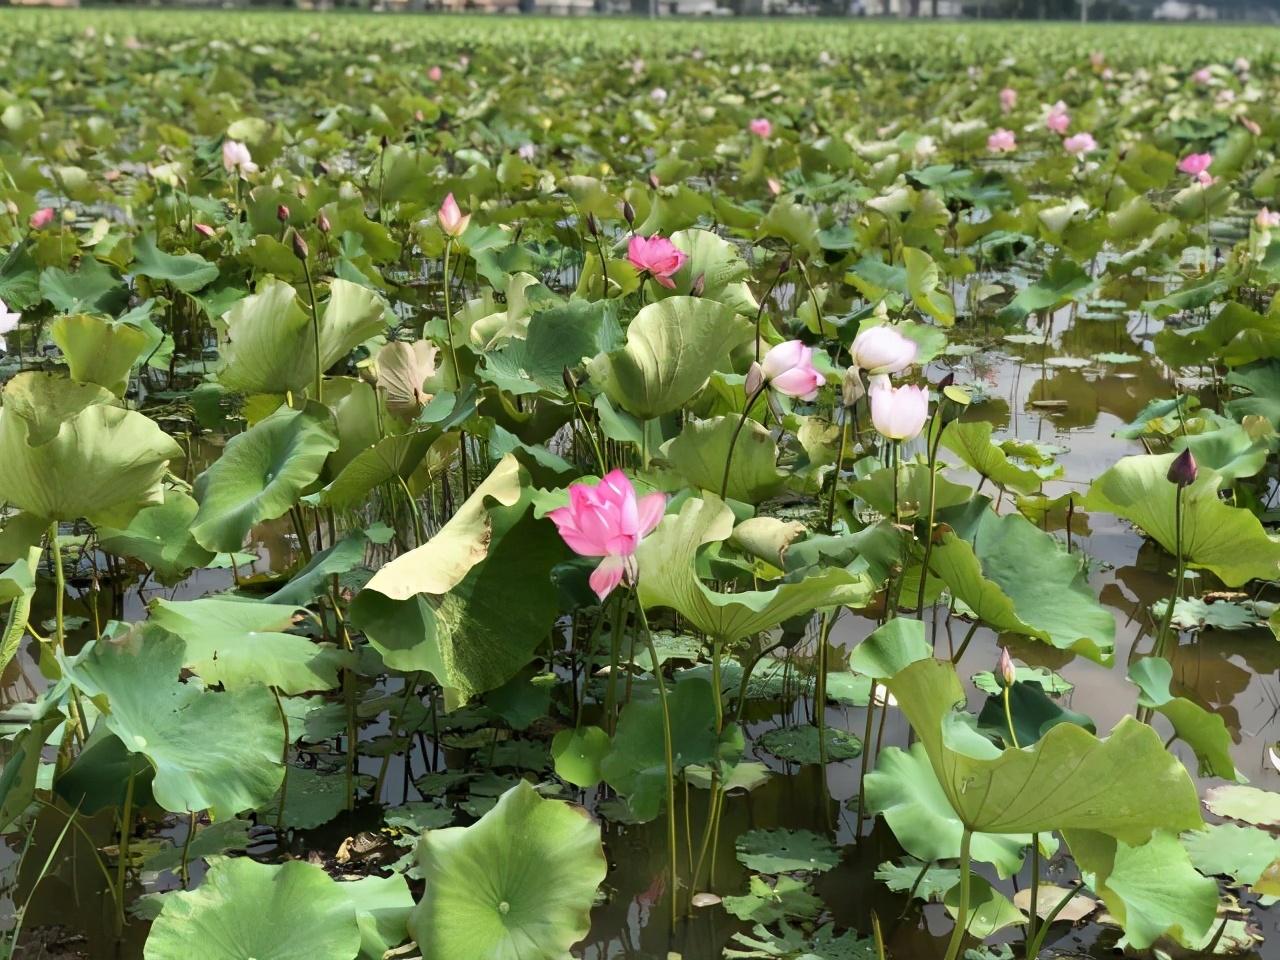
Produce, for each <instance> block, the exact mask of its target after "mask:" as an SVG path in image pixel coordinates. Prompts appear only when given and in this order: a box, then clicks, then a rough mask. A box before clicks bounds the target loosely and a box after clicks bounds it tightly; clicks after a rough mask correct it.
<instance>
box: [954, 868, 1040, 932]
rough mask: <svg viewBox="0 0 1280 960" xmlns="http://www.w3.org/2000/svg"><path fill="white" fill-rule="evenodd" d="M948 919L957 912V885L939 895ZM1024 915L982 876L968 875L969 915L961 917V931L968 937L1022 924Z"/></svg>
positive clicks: (958, 899)
mask: <svg viewBox="0 0 1280 960" xmlns="http://www.w3.org/2000/svg"><path fill="white" fill-rule="evenodd" d="M942 902H943V905H944V906H945V907H946V910H947V913H949V914H950V915H951V918H952V919H953V920H954V919H957V918H958V917H959V915H960V887H959V885H958V884H957V885H956V886H954V887H952V888H951V889H950V890H948V891H947V892H946V894H945V896H943V898H942ZM1026 922H1027V916H1026V914H1024V913H1023V912H1022V911H1021V910H1019V909H1018V907H1017V906H1016V905H1015V904H1014V902H1013V901H1012V900H1010V899H1009V898H1008V897H1006V896H1005V895H1004V894H1003V893H1001V892H1000V891H999V890H997V889H996V888H995V887H993V886H992V885H991V883H990V882H989V881H988V880H987V878H986V877H984V876H981V875H980V874H975V875H973V876H971V877H969V914H968V916H967V917H966V919H965V926H964V928H965V931H966V932H967V933H968V934H969V936H971V937H977V938H978V939H979V940H985V939H986V938H987V937H989V936H991V935H992V934H994V933H998V932H999V931H1001V930H1003V929H1004V928H1005V927H1012V926H1016V925H1017V924H1021V923H1026Z"/></svg>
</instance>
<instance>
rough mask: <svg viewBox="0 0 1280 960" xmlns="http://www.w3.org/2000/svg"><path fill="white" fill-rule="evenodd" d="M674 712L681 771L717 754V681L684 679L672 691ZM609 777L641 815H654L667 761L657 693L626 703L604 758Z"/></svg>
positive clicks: (640, 817)
mask: <svg viewBox="0 0 1280 960" xmlns="http://www.w3.org/2000/svg"><path fill="white" fill-rule="evenodd" d="M667 707H668V709H669V710H670V712H671V752H672V761H673V763H674V764H675V769H676V771H677V773H678V772H679V771H680V770H681V769H683V768H684V767H687V766H689V765H690V764H708V763H711V761H712V760H714V759H715V757H716V753H717V747H718V746H719V738H718V736H717V734H716V709H715V700H714V699H713V697H712V694H711V684H709V683H707V681H705V680H703V679H701V678H698V677H691V678H688V679H681V680H680V682H679V683H677V684H676V685H675V689H673V690H672V691H671V692H670V693H669V694H668V695H667ZM600 773H601V775H602V776H603V778H604V782H605V783H607V784H608V785H609V786H611V787H612V788H613V789H614V790H616V791H617V792H618V793H619V794H621V795H622V796H623V797H625V798H626V800H627V806H628V807H629V808H630V810H631V812H632V813H633V814H634V815H635V817H636V819H637V820H640V821H647V820H652V819H654V818H655V817H656V816H657V815H658V813H659V812H660V811H661V809H662V804H663V801H664V799H665V798H666V782H667V781H666V777H667V762H666V748H665V746H664V741H663V734H662V709H661V705H660V704H659V702H658V700H657V698H656V697H653V698H650V699H648V700H632V701H631V702H630V703H629V704H627V705H626V706H625V707H623V708H622V715H621V717H619V719H618V729H617V732H616V733H615V734H614V738H613V748H612V749H611V750H610V751H609V753H608V754H607V755H606V756H605V757H604V758H603V759H602V760H601V762H600Z"/></svg>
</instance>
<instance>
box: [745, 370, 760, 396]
mask: <svg viewBox="0 0 1280 960" xmlns="http://www.w3.org/2000/svg"><path fill="white" fill-rule="evenodd" d="M762 386H764V368H762V367H761V366H760V364H758V363H755V362H753V363H752V364H751V369H750V370H748V371H747V382H746V383H745V384H744V387H745V388H746V391H747V396H749V397H750V396H752V395H753V394H755V393H757V392H758V391H759V390H760V388H761V387H762Z"/></svg>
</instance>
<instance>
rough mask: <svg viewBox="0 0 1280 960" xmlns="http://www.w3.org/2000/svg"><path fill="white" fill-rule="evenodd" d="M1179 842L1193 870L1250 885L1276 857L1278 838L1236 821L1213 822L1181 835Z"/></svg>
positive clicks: (1278, 855)
mask: <svg viewBox="0 0 1280 960" xmlns="http://www.w3.org/2000/svg"><path fill="white" fill-rule="evenodd" d="M1182 845H1183V846H1184V847H1186V849H1187V855H1188V856H1190V857H1191V862H1192V863H1193V864H1195V867H1196V869H1197V870H1199V871H1200V872H1201V873H1203V874H1205V875H1206V876H1226V877H1230V878H1231V880H1232V882H1234V883H1237V884H1245V885H1247V886H1253V885H1254V884H1255V883H1257V882H1258V881H1259V880H1260V879H1261V878H1262V874H1263V871H1265V870H1266V869H1267V867H1269V866H1270V865H1271V864H1272V863H1274V862H1275V861H1276V860H1280V837H1277V836H1274V835H1273V834H1270V833H1268V832H1267V831H1265V830H1259V829H1258V828H1257V827H1242V826H1240V825H1239V824H1238V823H1213V824H1209V825H1208V826H1207V827H1205V828H1204V829H1203V830H1193V831H1191V832H1190V833H1187V834H1183V836H1182Z"/></svg>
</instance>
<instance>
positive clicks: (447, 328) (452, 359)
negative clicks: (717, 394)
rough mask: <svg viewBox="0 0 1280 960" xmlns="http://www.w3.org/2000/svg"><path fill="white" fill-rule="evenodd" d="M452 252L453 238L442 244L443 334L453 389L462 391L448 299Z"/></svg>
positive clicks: (451, 312) (451, 306) (451, 307)
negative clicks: (451, 368)
mask: <svg viewBox="0 0 1280 960" xmlns="http://www.w3.org/2000/svg"><path fill="white" fill-rule="evenodd" d="M452 252H453V238H452V237H450V238H449V239H447V240H445V242H444V334H445V342H446V343H448V345H449V363H450V364H451V365H452V366H453V388H454V389H455V390H461V389H462V368H461V367H459V366H458V348H457V347H456V346H455V345H454V342H453V303H452V301H451V300H450V298H449V279H450V278H449V254H450V253H452Z"/></svg>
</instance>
